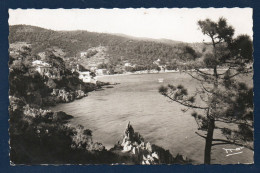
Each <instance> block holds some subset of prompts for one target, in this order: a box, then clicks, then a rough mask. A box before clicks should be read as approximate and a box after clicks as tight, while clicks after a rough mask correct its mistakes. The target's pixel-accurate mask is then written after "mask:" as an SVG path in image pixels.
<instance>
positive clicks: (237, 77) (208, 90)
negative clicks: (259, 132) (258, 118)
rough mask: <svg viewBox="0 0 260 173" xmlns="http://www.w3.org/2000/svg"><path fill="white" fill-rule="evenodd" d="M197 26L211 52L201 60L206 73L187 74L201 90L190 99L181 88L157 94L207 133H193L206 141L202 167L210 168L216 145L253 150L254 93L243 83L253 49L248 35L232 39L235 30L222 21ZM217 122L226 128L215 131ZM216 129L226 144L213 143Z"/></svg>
mask: <svg viewBox="0 0 260 173" xmlns="http://www.w3.org/2000/svg"><path fill="white" fill-rule="evenodd" d="M198 25H199V28H200V29H201V31H202V33H203V34H204V35H206V36H208V37H209V38H210V42H207V43H205V44H207V45H210V46H212V48H213V49H212V52H211V53H210V54H206V55H205V57H204V59H203V62H204V65H205V66H206V67H207V68H208V70H207V71H202V70H201V69H199V68H197V67H196V66H194V67H193V68H194V71H193V72H191V71H186V73H187V74H189V75H190V76H191V77H192V78H193V79H195V80H196V81H198V82H199V83H200V87H199V88H197V89H196V92H195V94H194V95H192V96H191V95H189V94H188V91H187V89H186V88H184V86H182V85H178V86H177V87H176V86H173V85H168V86H166V87H165V86H162V87H160V89H159V92H160V93H161V94H162V95H164V96H165V97H167V98H169V99H170V100H172V101H174V102H177V103H179V104H181V105H183V106H185V107H187V108H192V109H194V113H192V116H193V117H194V118H195V120H196V122H197V124H198V127H199V128H198V130H199V131H202V132H203V131H204V132H206V135H202V134H201V132H200V133H199V132H196V134H197V135H199V136H200V137H203V138H204V139H205V151H204V163H205V164H210V161H211V148H212V146H215V145H222V144H236V145H239V146H244V147H247V148H249V149H251V150H253V146H252V141H253V89H251V88H249V87H248V86H247V85H246V84H245V83H243V76H244V75H250V74H252V67H251V68H249V67H248V66H249V65H252V61H253V57H252V52H253V46H252V41H251V39H250V37H249V36H247V35H240V36H238V37H237V38H235V39H234V38H233V35H234V28H233V27H232V26H229V25H228V24H227V21H226V19H224V18H220V19H219V20H218V21H217V22H214V21H212V20H210V19H206V20H203V21H201V20H200V21H198ZM198 110H200V111H198ZM198 112H199V113H198ZM218 122H222V123H223V124H225V127H218ZM230 124H235V125H236V126H237V127H238V130H233V129H231V128H229V127H230ZM215 129H220V130H221V132H222V133H223V135H224V136H225V137H226V138H227V140H223V139H214V138H213V134H214V130H215ZM250 142H251V143H250ZM250 144H251V145H250Z"/></svg>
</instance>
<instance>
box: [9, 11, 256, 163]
mask: <svg viewBox="0 0 260 173" xmlns="http://www.w3.org/2000/svg"><path fill="white" fill-rule="evenodd" d="M8 23H9V37H8V40H9V62H8V66H9V102H10V105H9V137H10V140H9V148H10V154H9V157H10V165H12V166H15V165H104V164H106V165H162V164H166V165H173V164H182V165H186V164H192V165H201V164H221V165H226V164H254V114H253V112H254V102H253V96H254V93H253V87H254V86H253V61H254V59H253V9H252V8H126V9H118V8H113V9H105V8H100V9H92V8H87V9H61V8H60V9H9V20H8Z"/></svg>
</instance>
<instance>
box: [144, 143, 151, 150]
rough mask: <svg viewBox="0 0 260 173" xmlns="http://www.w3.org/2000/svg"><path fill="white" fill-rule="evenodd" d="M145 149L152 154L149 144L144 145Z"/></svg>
mask: <svg viewBox="0 0 260 173" xmlns="http://www.w3.org/2000/svg"><path fill="white" fill-rule="evenodd" d="M145 148H146V150H147V151H149V152H152V146H151V144H150V142H147V143H146V147H145Z"/></svg>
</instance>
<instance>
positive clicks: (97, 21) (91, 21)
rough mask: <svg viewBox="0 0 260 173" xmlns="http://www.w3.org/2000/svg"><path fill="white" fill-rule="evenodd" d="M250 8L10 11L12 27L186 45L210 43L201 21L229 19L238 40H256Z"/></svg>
mask: <svg viewBox="0 0 260 173" xmlns="http://www.w3.org/2000/svg"><path fill="white" fill-rule="evenodd" d="M252 15H253V10H252V9H251V8H205V9H201V8H193V9H188V8H171V9H169V8H161V9H156V8H149V9H144V8H139V9H133V8H129V9H15V10H13V9H10V10H9V25H16V24H26V25H33V26H39V27H42V28H47V29H52V30H88V31H91V32H102V33H117V34H126V35H130V36H135V37H146V38H154V39H161V38H164V39H171V40H176V41H183V42H202V40H203V39H204V40H205V41H208V39H207V37H206V36H204V35H203V34H202V33H201V31H200V30H199V27H198V25H197V21H198V20H204V19H206V18H209V19H211V20H213V21H217V20H218V19H219V18H220V17H224V18H226V19H227V22H228V24H230V25H232V26H233V27H234V28H235V36H237V35H240V34H248V35H249V36H251V38H253V29H252V27H253V19H252Z"/></svg>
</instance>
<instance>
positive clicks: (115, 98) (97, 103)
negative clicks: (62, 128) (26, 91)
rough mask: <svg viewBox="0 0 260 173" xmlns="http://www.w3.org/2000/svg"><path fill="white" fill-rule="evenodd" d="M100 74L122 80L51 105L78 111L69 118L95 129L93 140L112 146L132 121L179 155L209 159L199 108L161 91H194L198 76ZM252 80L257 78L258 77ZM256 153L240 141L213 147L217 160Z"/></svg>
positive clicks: (243, 159) (246, 158)
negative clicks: (180, 88) (175, 88)
mask: <svg viewBox="0 0 260 173" xmlns="http://www.w3.org/2000/svg"><path fill="white" fill-rule="evenodd" d="M98 80H99V81H103V82H110V83H112V84H116V85H110V86H107V87H106V86H105V87H103V88H102V89H100V90H97V91H94V92H90V93H88V96H87V97H84V98H83V99H80V100H76V101H74V102H71V103H62V104H58V105H57V106H54V107H52V108H51V110H53V111H64V112H66V113H67V114H70V115H73V116H74V118H73V119H72V120H71V121H70V122H69V123H70V124H72V125H74V126H76V125H79V124H81V125H83V126H84V127H85V128H87V129H90V130H92V132H93V133H92V134H93V140H94V141H96V142H101V143H102V144H103V145H105V147H106V148H107V149H109V148H111V147H113V146H114V145H115V144H116V143H117V142H118V141H119V140H121V139H122V136H123V133H124V130H125V128H126V125H127V124H128V122H130V123H131V124H132V126H133V128H134V130H135V131H136V132H139V133H140V134H141V135H142V136H143V138H144V139H145V141H147V142H148V141H149V142H150V143H152V144H156V145H158V146H161V147H163V148H164V149H166V150H169V151H170V152H171V154H172V155H173V156H175V155H177V154H178V153H179V154H182V155H184V156H187V157H188V158H189V159H192V160H193V164H203V160H204V147H205V139H204V138H202V137H199V136H198V135H197V134H196V133H195V132H199V133H201V134H202V135H205V132H201V131H199V130H198V125H197V123H196V121H195V120H194V118H193V117H192V116H191V113H192V112H194V111H196V110H192V109H189V110H187V109H186V108H185V107H184V106H181V105H180V104H178V103H176V102H172V101H171V100H169V99H168V98H166V97H164V96H163V95H161V94H160V93H159V92H158V89H159V87H160V86H162V85H165V86H166V85H168V84H172V85H175V86H176V85H179V84H182V85H183V86H184V87H186V88H187V89H188V93H189V94H193V93H194V92H195V91H196V89H197V88H199V87H200V84H199V83H198V81H196V80H194V79H193V78H191V77H190V76H189V75H187V74H185V73H179V72H176V73H155V74H136V75H118V76H115V75H111V76H99V77H98ZM248 81H249V83H250V82H251V83H252V79H249V80H248ZM214 137H215V138H220V139H225V137H224V136H223V135H222V134H221V132H220V131H219V130H215V131H214ZM226 149H237V150H239V151H240V153H238V154H234V155H229V153H228V152H230V151H229V150H226ZM227 151H228V152H227ZM232 151H234V150H232ZM253 156H254V153H253V151H251V150H249V149H246V148H240V146H236V145H217V146H213V147H212V154H211V157H212V159H211V163H212V164H238V163H244V164H250V163H253V162H254V159H253Z"/></svg>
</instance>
